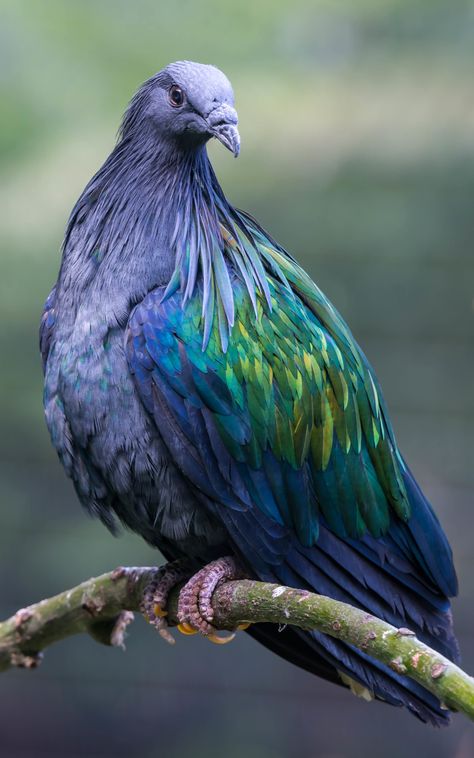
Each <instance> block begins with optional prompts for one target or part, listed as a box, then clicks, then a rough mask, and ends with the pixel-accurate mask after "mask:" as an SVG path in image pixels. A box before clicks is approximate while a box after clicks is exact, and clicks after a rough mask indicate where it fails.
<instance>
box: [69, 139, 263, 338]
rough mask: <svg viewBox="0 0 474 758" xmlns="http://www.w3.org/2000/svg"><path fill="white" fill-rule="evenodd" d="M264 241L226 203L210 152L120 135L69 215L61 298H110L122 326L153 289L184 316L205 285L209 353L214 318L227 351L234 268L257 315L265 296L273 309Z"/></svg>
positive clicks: (205, 312) (205, 313) (206, 336)
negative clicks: (176, 302) (179, 301)
mask: <svg viewBox="0 0 474 758" xmlns="http://www.w3.org/2000/svg"><path fill="white" fill-rule="evenodd" d="M260 232H261V230H258V228H257V227H256V226H255V225H253V224H250V223H248V219H247V218H246V217H245V216H244V215H243V214H241V213H239V212H238V211H236V210H235V209H234V208H233V207H232V206H231V205H230V204H229V203H228V202H227V200H226V198H225V196H224V193H223V192H222V189H221V187H220V185H219V183H218V181H217V178H216V176H215V174H214V172H213V170H212V167H211V164H210V162H209V159H208V157H207V152H206V149H205V146H199V147H196V148H193V149H192V150H188V151H184V150H182V149H179V148H177V147H176V145H173V144H170V143H165V144H162V145H160V144H159V143H157V138H156V135H152V134H148V135H145V136H143V137H142V139H141V140H140V141H137V140H136V139H135V140H134V139H130V138H128V137H127V136H126V135H125V136H124V135H122V136H121V139H120V140H119V143H118V144H117V146H116V148H115V149H114V150H113V152H112V153H111V155H110V156H109V158H108V159H107V161H106V162H105V163H104V165H103V166H102V168H101V169H100V170H99V171H98V173H97V174H96V175H95V176H94V177H93V178H92V179H91V181H90V182H89V184H88V185H87V187H86V188H85V190H84V192H83V193H82V195H81V197H80V198H79V200H78V202H77V203H76V206H75V207H74V209H73V211H72V214H71V217H70V220H69V224H68V228H67V231H66V237H65V242H64V250H63V263H62V267H61V273H60V289H62V290H63V291H66V292H67V291H69V292H70V291H71V290H72V291H73V292H76V293H77V291H78V290H79V291H80V292H81V295H82V297H86V298H87V297H94V296H97V295H98V296H99V297H105V298H109V299H110V301H111V302H112V300H113V305H112V310H113V311H114V313H115V315H116V317H117V319H120V318H124V317H125V315H126V312H129V306H130V305H131V304H133V303H134V302H138V300H139V299H141V297H143V296H144V295H145V294H146V292H147V291H149V289H151V288H152V287H153V286H157V285H167V287H166V291H165V295H164V297H167V296H169V295H171V294H172V293H174V292H176V291H177V290H178V289H179V290H180V291H181V292H182V296H183V307H185V304H186V302H187V301H188V300H189V299H190V298H191V297H192V296H193V294H194V293H195V291H196V287H197V286H198V284H199V285H200V292H201V293H202V315H203V347H205V346H206V344H207V341H208V339H209V336H210V333H211V329H212V325H213V323H214V319H216V318H217V320H218V328H219V334H220V338H221V342H222V347H223V349H224V350H225V349H226V348H227V342H228V334H229V332H230V329H231V328H232V325H233V323H234V298H233V292H232V285H231V278H230V275H229V266H230V268H231V269H232V270H233V271H235V273H236V275H237V276H239V277H240V278H241V279H242V280H243V281H244V282H245V285H246V287H247V289H248V292H249V296H250V298H251V300H252V302H253V303H254V306H255V303H256V297H257V293H260V294H262V295H263V296H264V297H265V299H266V300H267V303H268V305H269V307H270V295H269V291H268V285H267V277H266V273H265V270H264V265H263V262H262V255H261V249H260V245H259V244H258V242H257V236H258V235H259V233H260ZM263 259H264V256H263ZM120 293H122V294H123V297H122V299H120V297H119V294H120ZM96 299H97V297H96Z"/></svg>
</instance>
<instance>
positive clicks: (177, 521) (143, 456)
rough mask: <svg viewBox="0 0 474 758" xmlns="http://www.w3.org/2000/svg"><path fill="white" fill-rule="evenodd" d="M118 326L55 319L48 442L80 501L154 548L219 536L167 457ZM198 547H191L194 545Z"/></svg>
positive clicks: (91, 318)
mask: <svg viewBox="0 0 474 758" xmlns="http://www.w3.org/2000/svg"><path fill="white" fill-rule="evenodd" d="M123 338H124V335H123V329H122V328H120V327H117V326H111V325H109V324H107V323H105V322H104V319H103V318H101V317H100V316H99V315H98V314H97V313H93V312H92V311H90V312H89V313H82V314H81V318H80V319H79V320H77V321H76V323H75V324H74V325H72V326H71V325H69V326H67V327H66V326H65V325H62V324H61V320H60V318H59V319H58V323H57V324H56V329H55V334H54V339H53V340H52V345H51V349H50V353H49V356H48V360H47V365H46V371H45V396H44V403H45V414H46V421H47V424H48V428H49V431H50V434H51V438H52V441H53V444H54V446H55V447H56V449H57V451H58V454H59V456H60V459H61V461H62V463H63V465H64V467H65V469H66V471H67V473H68V475H69V476H70V477H71V478H72V479H73V481H74V484H75V486H76V489H77V491H78V494H79V497H80V499H81V501H82V502H83V504H84V505H85V506H86V507H87V508H88V509H89V510H91V511H92V512H95V513H98V515H100V516H101V518H102V519H103V520H105V521H106V522H107V521H109V520H111V519H112V518H113V516H114V515H115V516H118V518H119V519H120V520H121V521H122V522H124V523H125V524H126V525H127V526H128V527H129V528H131V529H133V530H134V531H136V532H138V533H140V534H141V535H142V536H143V537H145V539H147V540H148V541H149V542H152V543H153V544H156V545H157V546H160V544H162V542H163V540H165V541H166V543H167V544H169V542H171V543H175V544H176V545H179V546H180V548H181V549H185V551H186V552H187V553H189V552H193V549H195V546H198V545H199V546H200V548H199V549H201V547H202V545H203V544H207V543H212V542H215V541H216V540H217V541H218V540H220V539H221V537H222V535H220V530H219V529H217V528H216V527H215V525H212V524H210V522H209V519H208V517H207V515H206V514H205V513H204V511H203V509H202V507H201V506H200V505H199V503H198V502H197V501H196V499H195V497H194V496H193V494H192V492H191V491H190V489H189V487H188V485H187V483H186V481H185V480H184V479H183V477H182V476H180V474H179V472H178V471H177V470H176V469H175V467H174V465H173V463H172V462H171V460H170V456H169V453H168V451H167V449H166V447H165V445H164V443H163V441H162V439H161V436H160V434H159V428H158V427H157V425H156V423H155V421H154V420H153V419H151V418H150V417H149V416H148V415H147V413H146V412H145V410H144V408H143V406H142V403H141V401H140V399H139V397H138V395H137V393H136V390H135V386H134V382H133V379H132V377H131V375H130V373H129V369H128V364H127V360H126V356H125V352H124V347H123ZM196 549H197V547H196Z"/></svg>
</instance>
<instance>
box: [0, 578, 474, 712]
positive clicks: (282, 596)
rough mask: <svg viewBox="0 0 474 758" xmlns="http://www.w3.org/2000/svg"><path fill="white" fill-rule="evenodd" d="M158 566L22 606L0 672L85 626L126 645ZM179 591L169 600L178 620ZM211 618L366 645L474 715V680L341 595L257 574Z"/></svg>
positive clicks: (0, 628) (227, 595) (225, 589)
mask: <svg viewBox="0 0 474 758" xmlns="http://www.w3.org/2000/svg"><path fill="white" fill-rule="evenodd" d="M155 571H156V569H153V568H118V569H115V571H111V572H109V573H107V574H103V575H102V576H99V577H95V578H93V579H88V580H87V581H86V582H83V583H82V584H79V585H78V586H77V587H73V588H72V589H70V590H66V591H65V592H61V594H59V595H55V596H54V597H51V598H48V599H47V600H42V601H41V602H39V603H36V604H35V605H30V606H29V607H28V608H23V609H21V610H19V611H17V613H15V615H14V616H12V617H11V618H10V619H7V620H6V621H3V622H1V623H0V671H5V670H7V669H9V668H11V667H12V666H20V667H24V668H35V667H36V666H37V665H38V663H39V662H40V660H41V654H42V651H43V650H44V649H45V648H46V647H48V646H49V645H51V644H53V643H54V642H58V641H59V640H62V639H64V638H66V637H70V636H71V635H73V634H79V633H81V632H86V633H88V634H90V635H91V636H92V637H93V638H94V639H95V640H97V641H98V642H101V643H103V644H107V645H115V646H122V647H123V642H124V633H125V629H126V627H127V626H128V624H129V623H130V622H131V621H132V620H133V611H138V610H139V609H140V603H141V600H142V597H143V592H144V589H145V587H146V585H147V584H148V583H149V582H150V581H151V579H152V578H153V576H154V573H155ZM177 599H178V590H175V591H174V592H173V593H172V595H171V598H170V602H169V605H168V610H169V616H168V618H169V622H170V624H173V623H176V622H177V619H176V608H177ZM213 608H214V612H215V617H214V624H215V626H216V627H217V628H219V629H233V628H235V627H236V626H237V624H239V623H244V622H249V623H258V622H272V623H275V624H282V625H285V624H292V625H294V626H298V627H301V628H302V629H317V630H319V631H321V632H324V633H325V634H329V635H331V636H332V637H337V638H338V639H341V640H344V641H345V642H348V643H350V644H351V645H354V646H355V647H357V648H359V649H361V650H363V651H364V652H366V653H367V654H369V655H371V656H372V657H373V658H376V659H377V660H379V661H381V662H382V663H385V664H387V665H388V666H390V667H391V668H393V669H394V670H395V671H397V672H398V673H400V674H403V675H405V676H408V677H411V678H412V679H414V680H415V681H417V682H419V683H420V684H421V685H423V686H424V687H426V689H428V690H430V692H432V693H433V694H434V695H436V697H438V698H439V699H440V700H441V702H442V703H444V704H445V705H446V707H447V708H450V709H451V710H455V711H461V712H463V713H464V714H466V715H467V716H468V717H469V718H470V719H473V720H474V679H472V678H471V677H470V676H468V675H467V674H466V673H465V672H464V671H462V670H461V669H460V668H458V666H455V665H454V664H453V663H451V661H449V660H447V659H446V658H444V657H443V656H442V655H440V654H439V653H437V652H435V651H434V650H432V649H431V648H429V647H428V646H427V645H425V644H423V643H422V642H420V641H419V640H418V639H417V638H416V637H415V635H414V634H413V632H411V631H410V630H409V629H403V628H402V629H397V628H395V627H393V626H391V625H390V624H387V623H386V622H385V621H381V620H380V619H378V618H376V617H375V616H372V615H370V614H368V613H365V612H364V611H361V610H359V609H357V608H353V607H352V606H350V605H347V604H345V603H340V602H338V601H337V600H332V599H331V598H328V597H324V596H322V595H315V594H312V593H309V592H305V591H303V590H296V589H291V588H289V587H280V586H278V585H275V584H266V583H263V582H254V581H248V580H245V581H238V582H228V583H227V584H223V585H222V586H221V587H219V588H218V589H217V590H216V591H215V593H214V596H213Z"/></svg>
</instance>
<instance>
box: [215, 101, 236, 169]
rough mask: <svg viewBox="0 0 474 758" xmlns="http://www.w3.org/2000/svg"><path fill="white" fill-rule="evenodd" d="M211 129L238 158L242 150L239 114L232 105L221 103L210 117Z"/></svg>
mask: <svg viewBox="0 0 474 758" xmlns="http://www.w3.org/2000/svg"><path fill="white" fill-rule="evenodd" d="M207 122H208V124H209V131H210V133H211V134H212V136H213V137H215V138H216V139H217V140H219V142H221V143H222V144H223V145H224V147H226V148H227V149H228V150H230V152H231V153H233V154H234V156H235V158H237V156H238V154H239V152H240V134H239V130H238V129H237V123H238V116H237V111H236V110H235V108H232V106H231V105H227V104H224V105H219V106H218V107H217V108H215V109H214V110H212V111H211V112H210V113H209V115H208V117H207Z"/></svg>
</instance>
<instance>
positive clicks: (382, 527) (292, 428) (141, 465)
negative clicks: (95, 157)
mask: <svg viewBox="0 0 474 758" xmlns="http://www.w3.org/2000/svg"><path fill="white" fill-rule="evenodd" d="M211 139H216V140H217V141H218V142H220V143H221V144H222V145H223V146H224V147H225V148H227V149H228V150H229V151H230V152H231V153H232V154H233V155H234V156H236V157H237V156H238V154H239V151H240V136H239V131H238V116H237V111H236V108H235V101H234V93H233V89H232V86H231V84H230V82H229V80H228V78H227V77H226V76H225V74H224V73H222V71H220V70H219V69H218V68H216V67H214V66H212V65H208V64H201V63H195V62H191V61H178V62H175V63H171V64H169V65H167V66H166V67H165V68H163V69H162V70H161V71H159V72H158V73H157V74H155V75H153V76H152V77H151V78H149V79H148V80H147V81H146V82H145V83H144V84H142V86H140V88H139V89H138V90H137V92H136V93H135V95H134V96H133V97H132V99H131V101H130V103H129V105H128V107H127V109H126V111H125V114H124V116H123V120H122V122H121V126H120V130H119V133H118V137H117V142H116V144H115V146H114V148H113V149H112V152H111V153H110V155H109V156H108V157H107V159H106V160H105V162H104V164H103V165H102V166H101V168H100V169H99V170H98V171H97V173H96V174H95V175H94V176H93V178H92V179H91V180H90V181H89V183H88V184H87V186H86V187H85V189H84V190H83V192H82V194H81V195H80V197H79V199H78V200H77V202H76V204H75V206H74V208H73V210H72V212H71V215H70V217H69V221H68V223H67V227H66V231H65V236H64V242H63V246H62V260H61V265H60V269H59V274H58V278H57V282H56V284H55V286H54V287H53V289H52V291H51V292H50V294H49V296H48V298H47V300H46V303H45V306H44V312H43V315H42V319H41V326H40V349H41V354H42V359H43V369H44V409H45V417H46V422H47V426H48V429H49V432H50V436H51V440H52V443H53V446H54V447H55V449H56V451H57V453H58V455H59V458H60V461H61V462H62V465H63V467H64V469H65V471H66V473H67V475H68V476H69V477H70V478H71V479H72V481H73V484H74V487H75V490H76V492H77V495H78V498H79V500H80V502H81V503H82V505H83V506H84V507H85V508H86V509H87V511H89V513H91V514H92V515H94V516H97V517H98V518H99V519H100V520H101V521H102V522H103V523H104V524H105V525H106V526H107V527H108V528H109V529H110V530H111V531H116V530H117V526H118V525H123V526H125V527H126V528H128V529H130V530H132V531H133V532H135V533H137V534H139V535H141V536H142V537H143V538H144V539H145V540H146V541H147V542H148V543H149V544H150V545H152V546H154V547H156V548H157V549H158V550H160V551H161V553H162V554H163V556H164V557H165V559H166V560H167V561H168V564H167V565H166V566H165V567H164V569H163V570H161V569H160V570H159V573H158V574H157V578H156V582H154V583H153V586H152V587H151V589H150V593H149V595H148V605H147V606H146V607H147V608H148V611H149V617H150V619H151V620H153V621H154V622H155V624H156V625H157V627H158V628H160V629H161V631H162V632H163V633H165V631H164V627H165V626H166V600H167V596H168V593H169V591H170V589H171V587H172V586H173V585H174V584H175V583H177V582H178V581H182V580H186V583H185V584H184V587H183V589H182V590H181V593H180V599H179V607H178V615H179V619H180V622H181V623H180V627H181V631H184V632H186V631H188V632H192V631H193V632H194V631H199V632H201V633H202V634H204V635H205V636H208V637H209V638H214V637H215V634H214V632H215V630H214V627H213V625H212V607H211V604H210V598H211V596H212V591H213V589H214V588H215V587H216V586H217V585H218V584H219V583H220V582H222V581H223V580H225V579H229V578H236V577H237V578H238V577H243V576H246V577H251V578H254V579H257V580H262V581H269V582H276V583H278V584H281V585H287V586H290V587H293V588H298V589H301V590H307V591H311V592H316V593H319V594H323V595H327V596H329V597H331V598H334V599H336V600H340V601H344V602H347V603H350V604H352V605H354V606H356V607H358V608H361V609H363V610H364V611H366V612H368V613H371V614H374V615H375V616H377V617H379V618H381V619H384V620H385V621H387V622H389V623H391V624H394V625H395V626H397V627H408V628H409V629H410V630H412V631H413V632H415V633H416V635H417V636H418V637H419V639H420V640H423V641H424V642H426V643H427V644H428V645H429V646H430V647H432V648H434V649H435V650H437V651H439V652H440V653H442V654H443V655H445V656H447V657H448V658H449V659H451V660H452V661H458V660H459V648H458V644H457V641H456V638H455V634H454V631H453V621H452V614H451V609H450V600H449V598H450V597H452V596H454V595H456V593H457V579H456V573H455V569H454V565H453V556H452V551H451V548H450V545H449V543H448V540H447V538H446V536H445V534H444V532H443V529H442V527H441V525H440V523H439V521H438V518H437V516H436V515H435V512H434V510H433V508H432V506H431V505H430V503H429V502H428V500H427V498H426V497H425V495H424V494H423V492H422V491H421V489H420V487H419V486H418V484H417V482H416V480H415V478H414V476H413V474H412V473H411V471H410V469H409V467H408V464H407V463H406V461H405V459H404V458H403V456H402V454H401V452H400V450H399V447H398V445H397V442H396V439H395V435H394V431H393V428H392V425H391V422H390V418H389V414H388V410H387V407H386V404H385V401H384V398H383V395H382V391H381V388H380V385H379V383H378V380H377V378H376V375H375V373H374V371H373V369H372V368H371V366H370V364H369V362H368V360H367V359H366V357H365V355H364V353H363V352H362V350H361V348H360V347H359V345H358V344H357V342H356V340H355V338H354V336H353V335H352V333H351V331H350V329H349V327H348V325H347V324H346V323H345V321H344V319H343V317H342V316H341V315H340V314H339V312H338V311H337V310H336V308H335V307H334V306H333V305H332V303H331V302H330V301H329V299H328V298H327V297H326V296H325V295H324V294H323V292H322V291H321V290H320V289H319V288H318V286H317V285H316V284H315V282H314V281H313V280H312V279H311V277H310V276H309V275H308V274H307V273H306V271H305V270H304V269H303V268H302V267H301V266H300V265H299V264H298V263H297V261H296V259H295V258H294V257H292V255H290V254H289V253H288V252H287V251H286V250H285V249H284V248H283V247H282V246H281V245H280V244H278V242H277V241H275V240H274V239H273V238H272V237H271V236H270V234H269V233H268V232H266V231H265V230H264V228H263V227H262V226H261V225H260V224H259V223H258V222H257V221H256V220H255V219H254V218H253V217H252V216H251V215H250V214H248V213H247V212H244V211H241V210H238V209H237V208H235V207H234V206H233V205H232V204H231V203H230V202H229V201H228V199H227V198H226V196H225V194H224V192H223V190H222V188H221V186H220V184H219V182H218V179H217V177H216V174H215V173H214V170H213V168H212V165H211V163H210V160H209V157H208V154H207V144H208V142H209V140H211ZM153 609H154V610H153ZM247 633H249V634H250V635H251V636H252V637H253V638H255V639H256V640H258V641H259V642H261V643H262V644H263V645H265V646H266V647H267V648H269V649H270V650H271V651H273V652H274V653H276V654H278V655H279V656H281V657H283V658H284V659H286V660H287V661H290V662H292V663H294V664H296V665H297V666H300V667H301V668H303V669H305V670H307V671H309V672H311V673H313V674H315V675H317V676H319V677H322V678H323V679H326V680H328V681H329V682H332V683H335V684H338V685H341V686H342V687H345V688H349V689H350V690H352V691H353V692H354V693H356V694H359V695H361V696H362V697H364V698H365V699H368V700H370V699H375V700H381V701H384V702H385V703H388V704H391V705H394V706H404V707H406V708H407V709H408V710H409V711H410V712H411V713H412V714H414V715H415V716H417V717H418V718H419V719H421V720H422V721H424V722H427V723H431V724H433V725H436V726H441V725H445V724H447V723H448V721H449V715H448V713H447V710H446V708H445V707H444V706H443V704H442V703H440V702H439V700H438V699H437V698H436V697H435V696H434V695H433V694H431V693H430V692H428V691H427V690H426V689H425V688H424V687H422V686H421V685H420V684H418V683H416V682H415V681H413V680H411V679H408V678H406V677H403V676H402V675H401V673H400V672H399V671H396V670H392V669H391V668H390V667H388V666H386V665H385V664H382V663H380V662H378V661H376V660H374V659H372V658H371V657H370V656H369V655H368V654H366V653H365V652H364V651H363V650H359V649H356V648H355V647H353V646H351V645H349V644H347V643H345V642H343V641H341V640H339V639H335V638H333V637H331V636H328V635H326V634H323V633H321V632H319V631H309V630H302V629H298V628H296V627H291V626H288V627H286V628H285V629H284V630H281V629H280V630H279V629H278V628H277V627H276V626H275V625H272V624H254V625H251V626H250V627H249V628H248V629H247Z"/></svg>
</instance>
